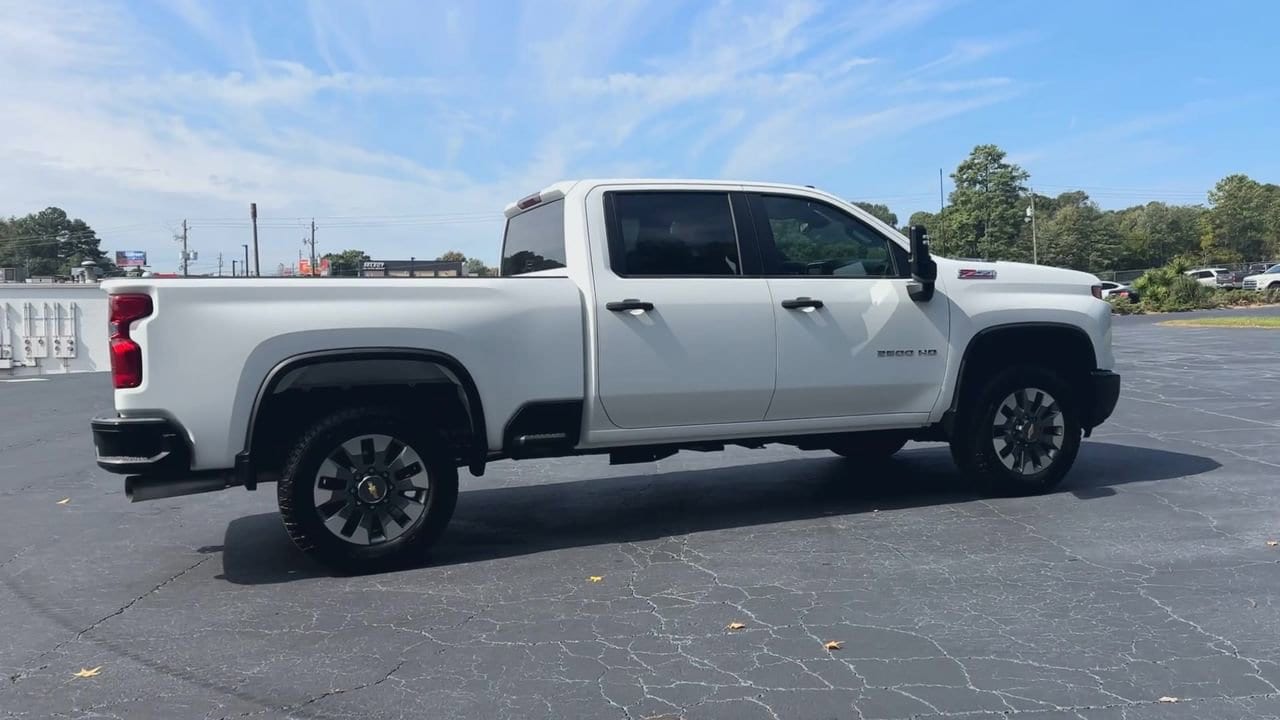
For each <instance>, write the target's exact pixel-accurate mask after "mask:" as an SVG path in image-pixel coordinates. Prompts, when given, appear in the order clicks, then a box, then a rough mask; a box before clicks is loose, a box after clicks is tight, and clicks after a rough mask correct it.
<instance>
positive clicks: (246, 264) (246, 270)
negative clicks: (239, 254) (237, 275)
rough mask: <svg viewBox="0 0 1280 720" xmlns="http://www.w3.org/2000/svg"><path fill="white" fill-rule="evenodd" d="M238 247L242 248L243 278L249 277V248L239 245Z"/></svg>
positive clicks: (242, 244)
mask: <svg viewBox="0 0 1280 720" xmlns="http://www.w3.org/2000/svg"><path fill="white" fill-rule="evenodd" d="M240 247H242V248H244V276H245V277H249V246H248V245H246V244H244V243H240Z"/></svg>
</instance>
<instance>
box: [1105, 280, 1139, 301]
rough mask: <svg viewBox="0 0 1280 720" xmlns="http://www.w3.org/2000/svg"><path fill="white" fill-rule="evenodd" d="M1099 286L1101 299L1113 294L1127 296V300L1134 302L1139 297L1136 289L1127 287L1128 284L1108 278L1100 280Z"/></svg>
mask: <svg viewBox="0 0 1280 720" xmlns="http://www.w3.org/2000/svg"><path fill="white" fill-rule="evenodd" d="M1099 286H1100V287H1101V288H1102V299H1103V300H1106V299H1108V298H1110V297H1112V296H1115V297H1122V298H1127V299H1128V300H1129V302H1131V303H1136V302H1138V300H1139V299H1140V298H1139V297H1138V291H1137V290H1134V289H1133V288H1132V287H1129V286H1128V285H1123V284H1121V283H1117V282H1111V281H1110V280H1102V281H1100V282H1099Z"/></svg>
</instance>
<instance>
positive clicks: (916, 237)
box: [907, 225, 938, 302]
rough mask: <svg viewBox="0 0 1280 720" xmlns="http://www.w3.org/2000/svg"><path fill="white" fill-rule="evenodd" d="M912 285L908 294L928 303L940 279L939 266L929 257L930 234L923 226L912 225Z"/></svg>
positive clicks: (917, 300)
mask: <svg viewBox="0 0 1280 720" xmlns="http://www.w3.org/2000/svg"><path fill="white" fill-rule="evenodd" d="M909 233H910V234H909V237H910V238H911V283H910V284H909V285H907V294H908V295H910V296H911V299H912V300H915V301H916V302H928V301H929V300H930V299H931V298H932V297H933V284H934V281H936V280H937V279H938V264H937V263H936V262H934V261H933V257H932V256H930V255H929V234H928V232H927V231H926V230H925V229H924V226H923V225H912V226H911V229H910V231H909Z"/></svg>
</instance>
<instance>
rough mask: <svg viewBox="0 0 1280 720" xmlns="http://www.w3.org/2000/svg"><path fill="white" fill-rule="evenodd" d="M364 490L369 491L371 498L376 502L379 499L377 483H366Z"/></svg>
mask: <svg viewBox="0 0 1280 720" xmlns="http://www.w3.org/2000/svg"><path fill="white" fill-rule="evenodd" d="M364 489H365V490H366V491H368V493H369V497H371V498H373V499H374V500H377V499H378V485H377V483H375V482H374V481H372V480H370V481H368V482H366V483H365V484H364Z"/></svg>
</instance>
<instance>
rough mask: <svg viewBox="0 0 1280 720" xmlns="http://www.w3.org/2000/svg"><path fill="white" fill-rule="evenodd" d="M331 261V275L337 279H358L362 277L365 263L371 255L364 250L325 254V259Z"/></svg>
mask: <svg viewBox="0 0 1280 720" xmlns="http://www.w3.org/2000/svg"><path fill="white" fill-rule="evenodd" d="M323 259H325V260H328V261H329V273H330V274H331V275H333V276H335V277H356V276H358V275H360V270H361V268H363V267H364V263H365V262H366V261H367V260H369V259H370V258H369V255H368V253H366V252H365V251H363V250H343V251H342V252H336V253H325V254H324V258H323Z"/></svg>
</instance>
